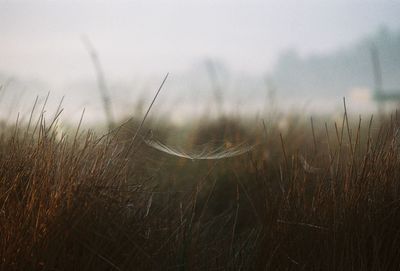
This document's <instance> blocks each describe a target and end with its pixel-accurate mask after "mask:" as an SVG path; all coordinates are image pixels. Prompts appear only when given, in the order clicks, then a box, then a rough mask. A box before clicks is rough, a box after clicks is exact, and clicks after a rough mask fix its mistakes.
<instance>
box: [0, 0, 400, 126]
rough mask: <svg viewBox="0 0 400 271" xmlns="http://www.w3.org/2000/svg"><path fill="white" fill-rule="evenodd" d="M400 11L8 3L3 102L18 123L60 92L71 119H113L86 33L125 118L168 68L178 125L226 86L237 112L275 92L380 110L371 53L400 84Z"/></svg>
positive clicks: (295, 4) (324, 106)
mask: <svg viewBox="0 0 400 271" xmlns="http://www.w3.org/2000/svg"><path fill="white" fill-rule="evenodd" d="M399 14H400V3H399V2H398V1H387V0H380V1H377V0H376V1H359V0H348V1H344V0H338V1H317V0H305V1H294V0H284V1H255V0H254V1H226V0H222V1H178V0H171V1H161V0H159V1H120V0H117V1H94V0H86V1H65V0H64V1H63V0H62V1H26V0H25V1H4V0H3V1H0V60H1V61H0V84H1V85H3V86H4V87H3V92H5V93H3V96H2V97H3V99H2V101H1V102H2V104H3V109H4V108H9V110H8V109H7V110H6V111H7V112H11V113H7V114H14V115H15V114H16V113H17V111H22V112H24V111H29V110H28V109H27V106H26V105H29V104H32V103H33V99H34V97H35V96H36V95H41V96H42V97H43V96H44V95H45V94H46V93H47V92H48V91H50V92H51V96H50V97H51V98H50V99H52V101H53V102H52V103H51V104H55V103H54V101H57V100H59V99H60V98H61V97H62V96H65V101H64V107H65V112H66V114H65V116H67V117H69V118H71V119H76V118H79V115H80V111H81V110H82V109H83V108H86V111H87V113H86V114H87V118H88V119H89V120H92V121H98V120H100V121H101V120H103V119H104V116H103V113H102V106H101V99H100V96H99V93H98V89H97V83H96V74H95V71H94V69H93V65H92V63H91V59H90V57H89V54H88V51H87V49H86V48H85V46H84V44H83V42H82V37H83V36H84V37H88V38H89V39H90V41H91V42H92V44H93V46H94V47H95V50H96V52H97V54H98V57H99V60H100V62H101V67H102V69H103V71H104V74H105V78H106V83H107V88H108V91H109V93H110V96H111V100H112V105H113V110H114V111H115V114H117V115H122V114H128V113H133V112H134V107H135V104H137V102H138V101H139V100H140V99H144V100H145V101H148V100H149V99H150V97H151V95H153V93H154V92H155V90H156V89H157V86H158V85H159V84H160V82H161V80H162V78H163V77H164V75H165V74H166V73H167V72H169V73H170V77H169V79H168V81H167V84H166V86H165V89H164V90H163V92H162V95H161V96H160V98H159V100H158V101H157V102H158V104H157V106H156V107H155V108H156V110H159V111H160V112H168V114H170V115H171V118H174V119H182V118H183V116H187V114H188V113H190V114H195V113H199V112H202V110H204V106H205V105H209V104H210V102H215V101H214V98H215V91H216V88H218V89H220V91H221V95H222V97H223V104H224V105H223V106H224V108H225V109H226V110H228V111H229V109H232V108H235V110H239V111H243V112H247V111H249V110H250V109H251V110H253V111H257V110H262V109H263V107H265V105H266V104H267V103H268V101H267V100H268V97H269V96H268V95H271V92H274V97H275V98H274V99H275V100H274V101H275V102H276V103H277V104H280V105H281V106H282V107H285V108H288V107H289V108H291V107H293V106H294V107H296V106H297V107H299V108H300V107H303V106H306V108H309V110H310V111H313V110H314V111H319V110H336V109H337V106H338V104H339V105H340V103H341V98H342V97H344V96H346V97H349V99H350V100H351V99H352V103H353V106H354V108H364V109H365V110H373V108H374V103H373V102H372V101H371V96H372V95H371V94H372V93H371V92H372V89H373V76H372V67H371V60H370V55H369V51H368V48H369V47H368V46H369V45H370V44H371V43H374V44H375V43H376V44H377V46H378V49H379V51H380V54H381V58H382V73H383V77H384V84H385V85H388V87H390V88H396V87H399V86H400V80H399V78H400V76H399V75H400V68H399V67H400V64H399V63H400V62H399V55H400V54H399V52H400V34H399V33H400V32H399V29H400V16H398V15H399ZM210 67H211V68H210ZM210 69H212V70H214V71H213V73H215V76H214V77H215V78H213V76H212V75H211V74H210ZM399 88H400V87H399ZM270 98H271V97H270ZM49 110H51V108H50V109H49ZM163 110H164V111H163ZM3 111H4V110H3ZM3 114H4V112H3Z"/></svg>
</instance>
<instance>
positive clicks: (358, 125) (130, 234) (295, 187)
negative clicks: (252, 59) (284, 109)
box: [0, 113, 400, 270]
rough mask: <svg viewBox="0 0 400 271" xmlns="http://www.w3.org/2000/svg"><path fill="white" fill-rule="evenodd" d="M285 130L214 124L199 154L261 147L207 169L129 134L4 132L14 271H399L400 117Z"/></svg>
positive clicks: (53, 129)
mask: <svg viewBox="0 0 400 271" xmlns="http://www.w3.org/2000/svg"><path fill="white" fill-rule="evenodd" d="M284 118H285V120H286V121H287V126H286V128H285V129H284V130H282V129H280V128H279V127H278V126H279V125H278V122H279V119H266V120H265V121H264V122H263V121H259V122H257V123H255V122H254V123H250V122H249V121H240V120H236V119H229V118H228V119H226V118H225V119H221V120H219V121H211V120H210V121H204V122H202V123H201V124H200V125H199V126H198V127H197V128H196V129H194V128H193V129H190V130H191V131H195V132H192V133H186V134H187V135H186V141H185V142H192V143H193V144H198V143H199V144H200V143H204V142H207V141H208V140H210V139H213V138H214V139H217V140H219V142H221V141H223V144H224V146H225V147H226V148H229V145H232V144H236V143H237V142H240V141H244V140H248V141H249V142H251V143H252V144H256V147H255V148H254V149H253V150H252V151H250V152H247V153H245V154H243V155H240V156H237V157H233V158H226V159H212V160H207V161H198V160H190V159H185V158H179V157H176V156H173V155H170V154H166V153H163V152H160V151H159V150H155V149H153V148H150V147H149V146H147V145H146V144H144V142H143V140H142V137H141V136H138V137H137V138H136V139H135V140H132V135H133V134H134V132H131V133H126V130H127V129H128V128H126V127H129V125H124V127H125V128H124V127H122V128H121V129H116V130H115V131H114V132H113V133H110V134H108V135H106V136H103V137H100V136H97V135H95V134H93V133H92V132H90V131H86V132H85V131H83V130H82V129H81V130H82V131H79V130H78V131H77V132H76V133H71V134H69V135H61V134H59V132H58V130H57V118H55V120H53V121H52V122H51V123H50V124H48V122H46V121H45V120H44V118H43V117H39V118H38V120H37V123H32V124H16V125H15V126H14V127H8V128H3V130H2V134H1V138H0V270H398V269H399V268H400V249H399V248H400V228H399V225H400V209H399V208H400V201H399V199H400V183H399V177H400V149H399V148H400V132H399V131H400V130H399V127H400V125H399V124H400V123H399V120H398V118H397V114H394V115H393V116H392V117H390V118H388V119H380V120H372V119H365V120H361V119H360V120H354V119H349V118H348V117H347V114H346V113H345V114H344V117H343V120H340V121H339V122H338V123H335V122H333V121H328V122H327V123H325V120H323V119H322V117H321V118H319V119H316V120H314V121H312V122H310V121H305V120H303V118H304V117H303V116H302V117H295V116H294V115H293V116H285V117H284ZM32 122H33V121H32ZM311 124H312V125H311ZM136 127H137V125H136ZM251 127H253V128H251ZM254 127H256V128H254ZM128 130H129V129H128ZM142 130H143V131H145V130H146V129H145V128H143V129H142ZM156 132H157V133H158V134H162V135H163V136H162V140H163V142H171V139H168V138H171V137H172V138H173V137H174V135H176V134H179V133H180V132H181V131H180V130H179V128H176V130H171V129H164V130H163V129H162V128H158V131H156ZM141 134H144V133H141ZM171 135H172V136H171ZM168 140H169V141H168ZM178 141H179V140H178ZM175 143H176V144H179V142H175ZM181 146H183V147H185V148H190V147H191V146H188V145H187V144H186V145H185V144H184V143H181Z"/></svg>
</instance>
